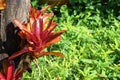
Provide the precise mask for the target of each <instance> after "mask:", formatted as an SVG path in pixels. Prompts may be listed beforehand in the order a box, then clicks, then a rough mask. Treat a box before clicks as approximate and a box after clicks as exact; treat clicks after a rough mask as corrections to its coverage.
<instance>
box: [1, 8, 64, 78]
mask: <svg viewBox="0 0 120 80" xmlns="http://www.w3.org/2000/svg"><path fill="white" fill-rule="evenodd" d="M49 7H50V6H46V7H44V8H43V9H41V10H37V9H35V8H32V7H30V12H29V22H28V23H25V22H24V23H21V22H20V21H19V20H17V19H15V20H14V21H13V23H14V24H15V25H16V26H17V27H19V29H20V31H19V32H18V34H19V36H20V37H21V45H20V47H21V50H20V51H18V52H16V53H14V54H13V55H12V56H10V57H8V58H6V59H5V60H4V61H5V64H3V66H5V67H3V69H2V70H1V72H0V79H2V80H18V79H20V77H21V76H22V74H23V72H25V71H26V70H27V71H28V72H31V68H30V67H29V64H30V62H31V61H32V60H34V59H37V58H39V57H42V56H46V55H49V54H50V55H55V56H60V57H64V55H63V54H62V53H60V52H46V51H45V48H47V47H49V46H51V45H52V44H54V43H56V42H58V41H60V40H61V37H60V35H61V34H63V33H64V32H66V30H62V31H60V32H55V31H54V29H55V28H56V26H57V23H56V22H54V21H53V15H54V14H53V13H45V11H46V10H47V9H48V8H49ZM18 56H22V58H21V61H20V63H19V65H18V67H17V68H15V66H14V65H15V64H14V61H13V59H15V58H17V57H18Z"/></svg>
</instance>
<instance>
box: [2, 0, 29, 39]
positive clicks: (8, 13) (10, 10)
mask: <svg viewBox="0 0 120 80" xmlns="http://www.w3.org/2000/svg"><path fill="white" fill-rule="evenodd" d="M6 4H7V6H6V9H5V11H2V15H1V26H0V36H1V39H2V41H6V33H5V30H6V28H7V25H8V24H10V23H11V22H12V21H13V20H14V19H18V20H20V21H21V22H24V21H27V19H28V12H29V6H30V0H6Z"/></svg>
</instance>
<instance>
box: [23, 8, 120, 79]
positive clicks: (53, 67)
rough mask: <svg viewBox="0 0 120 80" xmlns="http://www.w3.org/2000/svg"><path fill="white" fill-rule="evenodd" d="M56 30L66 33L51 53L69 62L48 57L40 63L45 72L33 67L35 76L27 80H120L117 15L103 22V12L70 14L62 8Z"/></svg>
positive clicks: (119, 31)
mask: <svg viewBox="0 0 120 80" xmlns="http://www.w3.org/2000/svg"><path fill="white" fill-rule="evenodd" d="M55 20H56V21H57V22H58V27H57V29H56V30H62V29H66V30H67V33H65V34H64V35H62V40H61V42H59V43H57V44H55V45H53V46H51V47H49V48H48V49H47V50H48V51H60V52H62V53H64V55H65V58H59V57H54V56H45V57H42V58H40V59H39V66H40V69H41V71H40V72H41V73H40V77H38V69H37V67H36V66H35V65H34V63H33V64H31V65H32V66H33V72H32V74H29V73H27V72H26V73H25V74H24V75H23V80H119V79H120V76H119V75H120V22H119V20H118V19H116V17H114V16H113V14H112V13H111V14H109V15H107V18H103V16H101V15H100V12H99V11H96V13H94V15H93V12H92V11H85V12H79V13H78V12H77V11H75V10H73V11H70V10H69V9H68V8H67V7H66V6H62V7H61V8H60V14H59V16H57V17H55Z"/></svg>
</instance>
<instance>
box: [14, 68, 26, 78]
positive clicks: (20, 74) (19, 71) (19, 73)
mask: <svg viewBox="0 0 120 80" xmlns="http://www.w3.org/2000/svg"><path fill="white" fill-rule="evenodd" d="M24 71H25V70H24V69H19V70H17V72H16V74H15V76H14V78H15V80H19V78H20V77H21V76H22V74H23V73H24Z"/></svg>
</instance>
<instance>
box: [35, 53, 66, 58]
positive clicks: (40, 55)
mask: <svg viewBox="0 0 120 80" xmlns="http://www.w3.org/2000/svg"><path fill="white" fill-rule="evenodd" d="M46 55H54V56H58V57H64V55H63V54H62V53H60V52H41V53H38V55H37V54H36V55H35V56H36V57H43V56H46Z"/></svg>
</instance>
